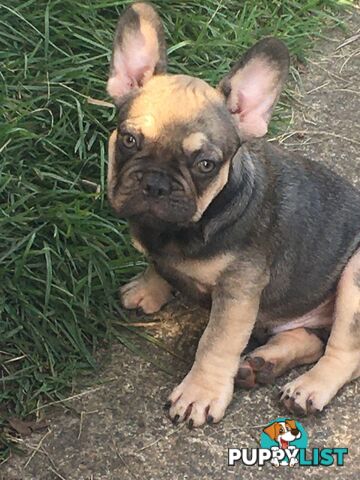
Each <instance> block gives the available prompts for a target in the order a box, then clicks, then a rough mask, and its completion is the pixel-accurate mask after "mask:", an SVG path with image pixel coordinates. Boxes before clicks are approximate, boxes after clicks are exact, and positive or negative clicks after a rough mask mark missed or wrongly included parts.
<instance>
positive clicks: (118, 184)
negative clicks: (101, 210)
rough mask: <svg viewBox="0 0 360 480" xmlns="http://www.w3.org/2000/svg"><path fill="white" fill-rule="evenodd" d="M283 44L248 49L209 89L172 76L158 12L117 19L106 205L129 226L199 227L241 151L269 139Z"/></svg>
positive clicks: (145, 8)
mask: <svg viewBox="0 0 360 480" xmlns="http://www.w3.org/2000/svg"><path fill="white" fill-rule="evenodd" d="M288 66H289V58H288V53H287V49H286V47H285V46H284V45H283V44H282V43H281V42H280V41H278V40H275V39H271V38H268V39H265V40H262V41H260V42H259V43H257V44H256V45H255V46H254V47H253V48H251V49H250V50H249V51H248V52H247V53H246V54H245V56H244V57H243V58H242V59H241V60H240V61H239V62H238V63H237V64H236V65H235V66H234V67H233V69H232V70H231V71H230V73H229V74H228V75H227V76H226V77H225V78H224V79H223V80H222V81H221V82H220V84H219V85H218V87H217V88H213V87H212V86H210V85H209V84H207V83H206V82H204V81H202V80H200V79H198V78H194V77H190V76H186V75H171V74H167V73H166V46H165V40H164V31H163V27H162V24H161V21H160V18H159V16H158V15H157V13H156V12H155V10H154V9H153V7H152V6H150V5H149V4H146V3H134V4H133V5H131V6H130V7H128V8H127V9H126V10H125V12H124V13H123V14H122V15H121V17H120V19H119V22H118V25H117V29H116V33H115V40H114V49H113V55H112V62H111V68H110V77H109V80H108V84H107V90H108V93H109V94H110V95H111V97H112V98H113V99H114V102H115V103H116V105H117V106H118V108H119V118H118V127H117V129H116V131H115V132H113V134H112V135H111V137H110V142H109V167H108V196H109V200H110V203H111V205H112V207H113V208H114V210H115V211H116V212H117V213H118V214H119V215H120V216H123V217H126V218H137V219H138V220H139V221H142V222H145V223H149V222H150V223H152V224H154V225H157V224H158V223H162V222H165V223H166V224H178V225H189V224H190V223H191V222H196V221H198V220H199V219H200V218H201V217H202V215H203V213H204V212H205V211H206V209H207V207H208V206H209V205H210V203H211V202H212V201H213V199H214V198H215V197H216V196H217V195H218V194H219V192H220V191H221V190H222V189H223V188H224V186H225V185H226V184H227V182H228V178H229V172H230V171H231V164H232V162H234V161H235V160H236V155H235V154H236V152H237V150H238V149H239V147H240V145H241V143H242V142H244V141H246V140H248V139H251V138H254V137H260V136H263V135H264V134H265V133H266V131H267V125H268V122H269V120H270V116H271V112H272V109H273V107H274V105H275V103H276V100H277V98H278V96H279V94H280V91H281V88H282V85H283V83H284V81H285V79H286V77H287V72H288Z"/></svg>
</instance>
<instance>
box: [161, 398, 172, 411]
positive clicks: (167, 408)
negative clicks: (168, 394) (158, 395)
mask: <svg viewBox="0 0 360 480" xmlns="http://www.w3.org/2000/svg"><path fill="white" fill-rule="evenodd" d="M170 407H171V400H167V402H165V404H164V406H163V409H164V410H170Z"/></svg>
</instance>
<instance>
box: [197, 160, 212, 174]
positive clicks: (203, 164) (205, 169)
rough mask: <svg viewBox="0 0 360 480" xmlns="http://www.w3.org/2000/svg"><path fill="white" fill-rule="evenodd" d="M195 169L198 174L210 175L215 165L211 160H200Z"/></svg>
mask: <svg viewBox="0 0 360 480" xmlns="http://www.w3.org/2000/svg"><path fill="white" fill-rule="evenodd" d="M196 168H197V169H198V171H199V172H200V173H210V172H212V171H213V170H214V168H215V163H214V162H212V161H211V160H200V162H198V163H197V164H196Z"/></svg>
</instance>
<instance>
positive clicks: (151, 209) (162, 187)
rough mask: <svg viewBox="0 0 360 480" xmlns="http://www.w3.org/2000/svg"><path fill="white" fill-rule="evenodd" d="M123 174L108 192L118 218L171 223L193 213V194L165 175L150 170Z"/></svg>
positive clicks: (186, 217) (180, 222)
mask: <svg viewBox="0 0 360 480" xmlns="http://www.w3.org/2000/svg"><path fill="white" fill-rule="evenodd" d="M129 177H130V176H127V178H126V179H125V181H124V182H123V183H120V184H119V185H116V186H115V188H114V189H113V190H112V191H110V192H109V200H110V203H111V206H112V207H113V209H114V211H115V213H116V214H117V215H118V216H119V217H123V218H127V219H132V218H134V219H136V220H137V221H143V222H144V223H147V221H146V220H147V219H148V220H149V221H151V223H154V221H155V220H156V219H158V220H160V221H162V222H167V223H175V224H188V223H190V221H191V219H192V217H193V215H194V214H195V212H196V202H195V200H194V198H193V196H192V195H191V194H190V192H189V191H187V189H186V188H183V187H182V186H181V185H179V182H176V181H174V180H172V179H170V178H169V177H168V176H167V175H165V174H163V173H161V172H150V173H148V174H146V175H141V176H139V175H137V176H135V175H131V177H130V178H129Z"/></svg>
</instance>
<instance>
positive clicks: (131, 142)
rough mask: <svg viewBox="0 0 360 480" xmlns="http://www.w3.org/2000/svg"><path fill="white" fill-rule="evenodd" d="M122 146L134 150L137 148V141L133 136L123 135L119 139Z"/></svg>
mask: <svg viewBox="0 0 360 480" xmlns="http://www.w3.org/2000/svg"><path fill="white" fill-rule="evenodd" d="M121 141H122V144H123V145H124V147H125V148H129V149H130V148H135V147H136V146H137V141H136V138H135V137H134V135H131V133H125V134H124V135H122V137H121Z"/></svg>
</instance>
